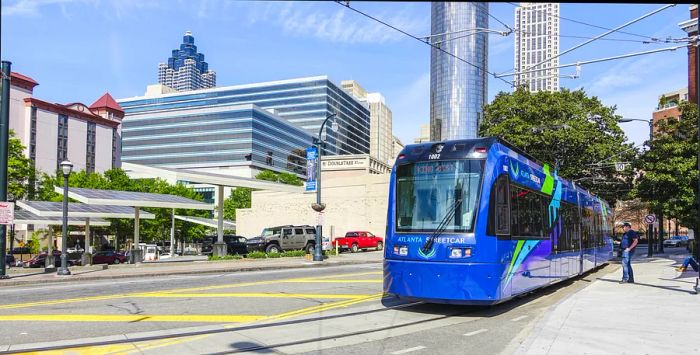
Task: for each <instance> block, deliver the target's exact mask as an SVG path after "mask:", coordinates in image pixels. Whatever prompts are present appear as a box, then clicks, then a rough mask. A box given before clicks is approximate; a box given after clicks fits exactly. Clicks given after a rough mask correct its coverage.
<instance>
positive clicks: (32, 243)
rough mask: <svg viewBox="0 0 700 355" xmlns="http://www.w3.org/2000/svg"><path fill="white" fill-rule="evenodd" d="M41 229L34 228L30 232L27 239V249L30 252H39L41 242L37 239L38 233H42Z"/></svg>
mask: <svg viewBox="0 0 700 355" xmlns="http://www.w3.org/2000/svg"><path fill="white" fill-rule="evenodd" d="M43 232H44V231H42V230H36V231H34V232H32V236H31V239H30V240H29V249H30V253H31V254H39V252H40V251H41V242H40V241H39V234H41V233H43Z"/></svg>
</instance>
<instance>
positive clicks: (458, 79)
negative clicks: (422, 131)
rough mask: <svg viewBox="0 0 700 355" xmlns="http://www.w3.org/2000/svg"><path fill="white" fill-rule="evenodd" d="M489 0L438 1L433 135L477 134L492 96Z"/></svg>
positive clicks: (434, 11)
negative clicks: (488, 67) (488, 91)
mask: <svg viewBox="0 0 700 355" xmlns="http://www.w3.org/2000/svg"><path fill="white" fill-rule="evenodd" d="M488 6H489V5H488V3H485V2H478V3H477V2H433V3H432V8H431V42H432V43H433V44H435V45H439V47H440V48H442V49H443V50H445V51H446V52H448V53H452V54H454V55H455V56H457V57H459V58H462V59H464V60H465V61H467V62H469V63H471V64H473V65H469V64H467V63H465V62H463V61H460V60H459V59H457V58H454V57H452V56H450V55H448V54H445V53H444V52H441V51H439V50H437V49H435V48H432V49H431V52H430V139H431V140H432V141H440V140H448V139H460V138H475V137H477V135H478V124H479V120H480V119H481V115H482V112H483V111H482V110H483V106H484V105H485V104H486V99H487V84H488V77H487V73H486V70H487V63H488V33H487V32H485V31H483V30H482V29H488V27H489V21H488V10H489V8H488Z"/></svg>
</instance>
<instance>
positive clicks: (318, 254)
mask: <svg viewBox="0 0 700 355" xmlns="http://www.w3.org/2000/svg"><path fill="white" fill-rule="evenodd" d="M335 116H337V114H336V113H335V112H334V113H331V114H330V115H328V116H326V119H325V120H323V123H321V129H319V130H318V138H315V139H314V143H315V144H316V149H317V150H318V154H317V155H316V159H317V167H316V203H314V204H312V205H311V208H313V210H314V211H316V212H318V213H319V214H320V213H321V212H323V210H324V209H326V204H325V203H321V155H322V154H321V152H322V150H323V144H324V143H325V142H324V141H323V140H322V139H321V134H322V133H323V128H324V127H325V126H326V122H328V120H329V119H331V118H333V117H335ZM331 129H332V130H333V132H335V131H337V130H338V122H336V121H333V124H332V125H331ZM322 238H323V225H321V223H320V222H319V224H318V225H317V226H316V245H315V246H314V258H313V260H314V261H323V239H322Z"/></svg>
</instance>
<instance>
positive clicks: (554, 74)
mask: <svg viewBox="0 0 700 355" xmlns="http://www.w3.org/2000/svg"><path fill="white" fill-rule="evenodd" d="M557 54H559V4H558V3H536V2H521V3H520V6H519V7H517V8H515V65H514V67H515V72H516V73H519V72H527V71H529V70H532V69H542V70H538V71H533V72H529V73H525V74H520V75H516V76H515V84H516V85H515V87H516V88H517V87H519V86H526V87H527V88H528V89H529V90H530V91H541V90H545V91H558V90H559V69H556V68H555V67H557V66H558V65H559V58H554V59H551V58H552V57H554V56H556V55H557ZM549 59H551V60H549ZM543 61H546V62H544V63H543V64H542V65H540V66H537V67H534V66H535V65H536V64H538V63H541V62H543Z"/></svg>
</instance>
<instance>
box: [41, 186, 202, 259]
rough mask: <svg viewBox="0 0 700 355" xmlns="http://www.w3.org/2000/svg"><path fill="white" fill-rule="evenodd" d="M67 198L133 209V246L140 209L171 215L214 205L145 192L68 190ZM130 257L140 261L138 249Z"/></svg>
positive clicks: (137, 237) (59, 190)
mask: <svg viewBox="0 0 700 355" xmlns="http://www.w3.org/2000/svg"><path fill="white" fill-rule="evenodd" d="M54 191H55V192H57V193H59V194H61V195H63V189H61V188H59V187H57V186H56V187H54ZM68 197H70V198H72V199H75V200H78V201H80V202H83V203H85V204H88V205H110V206H115V207H116V206H130V207H134V246H138V245H139V220H140V210H139V208H140V207H153V208H172V209H173V214H174V211H175V209H176V208H179V209H191V210H213V209H214V205H211V204H208V203H205V202H201V201H196V200H192V199H189V198H186V197H182V196H176V195H169V194H155V193H147V192H132V191H118V190H98V189H83V188H69V189H68ZM173 237H174V231H171V233H170V238H171V241H172V239H173ZM171 245H172V244H171ZM131 255H132V257H133V259H132V261H135V262H140V261H141V254H140V250H139V249H135V250H134V251H132V253H131Z"/></svg>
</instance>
